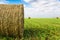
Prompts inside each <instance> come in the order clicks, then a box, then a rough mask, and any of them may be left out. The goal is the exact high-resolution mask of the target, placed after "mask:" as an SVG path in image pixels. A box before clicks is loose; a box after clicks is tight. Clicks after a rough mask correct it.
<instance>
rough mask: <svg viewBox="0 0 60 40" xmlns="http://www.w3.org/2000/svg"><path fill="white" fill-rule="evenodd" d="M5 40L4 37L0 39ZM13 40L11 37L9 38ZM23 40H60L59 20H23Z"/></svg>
mask: <svg viewBox="0 0 60 40" xmlns="http://www.w3.org/2000/svg"><path fill="white" fill-rule="evenodd" d="M2 38H3V40H6V37H0V39H2ZM9 38H10V40H13V38H12V37H9ZM23 39H24V40H60V19H56V18H31V19H28V18H26V19H25V20H24V36H23Z"/></svg>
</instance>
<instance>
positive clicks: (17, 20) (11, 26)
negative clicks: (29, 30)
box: [0, 4, 24, 38]
mask: <svg viewBox="0 0 60 40" xmlns="http://www.w3.org/2000/svg"><path fill="white" fill-rule="evenodd" d="M23 31H24V8H23V5H7V4H0V35H4V36H9V37H19V38H22V36H23Z"/></svg>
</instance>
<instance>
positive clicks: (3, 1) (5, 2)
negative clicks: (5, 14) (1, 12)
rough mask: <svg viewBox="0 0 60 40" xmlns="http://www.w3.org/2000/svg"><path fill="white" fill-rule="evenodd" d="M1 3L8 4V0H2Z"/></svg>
mask: <svg viewBox="0 0 60 40" xmlns="http://www.w3.org/2000/svg"><path fill="white" fill-rule="evenodd" d="M0 4H8V1H6V0H0Z"/></svg>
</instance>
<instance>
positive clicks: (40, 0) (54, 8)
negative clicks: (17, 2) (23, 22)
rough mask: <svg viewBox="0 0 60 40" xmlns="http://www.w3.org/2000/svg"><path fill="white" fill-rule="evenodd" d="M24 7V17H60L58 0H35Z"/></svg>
mask: <svg viewBox="0 0 60 40" xmlns="http://www.w3.org/2000/svg"><path fill="white" fill-rule="evenodd" d="M30 4H31V6H32V7H31V8H28V7H25V17H29V16H31V17H57V16H59V17H60V2H57V1H56V0H37V1H35V2H32V3H30Z"/></svg>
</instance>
